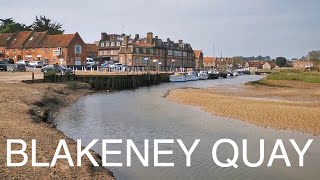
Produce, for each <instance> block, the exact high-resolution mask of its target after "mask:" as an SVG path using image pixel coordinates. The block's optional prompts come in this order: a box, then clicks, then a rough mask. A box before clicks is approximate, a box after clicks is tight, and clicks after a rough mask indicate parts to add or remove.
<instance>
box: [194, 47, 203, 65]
mask: <svg viewBox="0 0 320 180" xmlns="http://www.w3.org/2000/svg"><path fill="white" fill-rule="evenodd" d="M194 56H195V61H196V69H203V68H204V65H203V53H202V51H201V50H194Z"/></svg>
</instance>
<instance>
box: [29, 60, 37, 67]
mask: <svg viewBox="0 0 320 180" xmlns="http://www.w3.org/2000/svg"><path fill="white" fill-rule="evenodd" d="M38 63H39V61H32V62H29V66H30V67H36V66H37V65H38Z"/></svg>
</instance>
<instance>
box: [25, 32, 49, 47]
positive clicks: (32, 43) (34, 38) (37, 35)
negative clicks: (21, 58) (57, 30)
mask: <svg viewBox="0 0 320 180" xmlns="http://www.w3.org/2000/svg"><path fill="white" fill-rule="evenodd" d="M46 34H47V32H34V33H33V34H32V35H31V36H30V37H29V39H27V41H26V42H25V43H24V45H23V47H24V48H33V47H36V46H37V45H38V43H39V42H40V40H41V39H42V38H43V37H44V36H45V35H46Z"/></svg>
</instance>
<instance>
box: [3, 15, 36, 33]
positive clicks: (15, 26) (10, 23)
mask: <svg viewBox="0 0 320 180" xmlns="http://www.w3.org/2000/svg"><path fill="white" fill-rule="evenodd" d="M30 30H31V26H26V25H25V24H22V23H17V22H15V21H14V20H13V19H12V18H6V19H0V33H15V32H17V31H30Z"/></svg>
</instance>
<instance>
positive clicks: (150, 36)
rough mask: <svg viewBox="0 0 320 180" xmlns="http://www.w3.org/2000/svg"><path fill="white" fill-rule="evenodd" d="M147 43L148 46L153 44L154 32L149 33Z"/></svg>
mask: <svg viewBox="0 0 320 180" xmlns="http://www.w3.org/2000/svg"><path fill="white" fill-rule="evenodd" d="M147 43H148V44H151V45H152V44H153V33H152V32H148V33H147Z"/></svg>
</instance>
